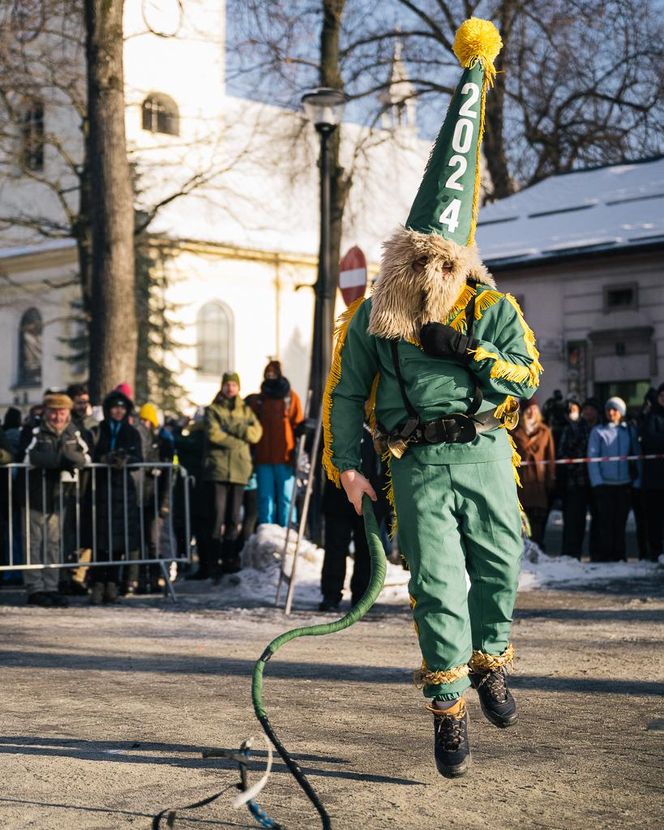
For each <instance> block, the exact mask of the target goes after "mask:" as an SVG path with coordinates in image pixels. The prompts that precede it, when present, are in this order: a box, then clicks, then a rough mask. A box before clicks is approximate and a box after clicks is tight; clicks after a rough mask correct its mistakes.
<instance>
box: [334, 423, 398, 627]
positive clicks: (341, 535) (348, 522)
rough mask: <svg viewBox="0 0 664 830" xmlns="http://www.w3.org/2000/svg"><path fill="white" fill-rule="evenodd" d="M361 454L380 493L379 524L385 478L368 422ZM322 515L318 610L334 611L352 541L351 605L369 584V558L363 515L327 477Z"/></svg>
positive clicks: (384, 506)
mask: <svg viewBox="0 0 664 830" xmlns="http://www.w3.org/2000/svg"><path fill="white" fill-rule="evenodd" d="M360 455H361V459H362V474H363V475H364V476H365V477H366V478H367V480H368V481H369V482H370V483H371V486H372V487H373V488H374V490H375V492H376V494H377V495H378V496H379V500H378V502H376V508H377V509H376V511H375V512H376V521H377V522H378V523H379V524H380V522H381V521H382V520H383V519H384V518H386V515H387V512H388V510H389V504H388V502H387V498H386V496H385V487H386V484H387V481H386V475H385V469H384V466H383V464H382V463H381V460H380V458H379V456H378V454H377V453H376V450H375V448H374V443H373V436H372V434H371V429H370V427H369V426H368V425H367V424H365V425H364V432H363V435H362V442H361V444H360ZM323 516H324V518H325V557H324V559H323V570H322V573H321V584H320V588H321V594H322V595H323V599H322V601H321V603H320V605H319V606H318V610H319V611H336V609H337V608H338V607H339V604H340V603H341V598H342V593H343V587H344V581H345V579H346V563H347V561H348V556H349V554H350V543H351V540H352V542H353V547H354V549H355V551H354V555H353V576H352V578H351V581H350V593H351V605H356V604H357V603H358V602H359V600H360V599H361V598H362V595H363V594H364V592H365V591H366V589H367V586H368V585H369V579H370V576H371V559H370V555H369V547H368V545H367V537H366V534H365V531H364V518H363V517H362V516H359V515H358V514H357V513H356V512H355V509H354V508H353V505H352V504H351V503H350V502H349V501H348V499H347V498H346V495H345V493H343V491H341V490H339V489H338V488H337V487H335V486H334V484H333V483H332V482H331V481H330V480H329V479H327V478H326V479H325V483H324V486H323Z"/></svg>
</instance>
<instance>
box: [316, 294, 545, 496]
mask: <svg viewBox="0 0 664 830" xmlns="http://www.w3.org/2000/svg"><path fill="white" fill-rule="evenodd" d="M473 293H476V294H477V298H476V301H475V322H474V326H473V337H475V338H477V339H478V340H479V345H478V348H477V350H476V351H475V352H474V353H473V355H472V359H471V360H470V363H469V364H468V365H467V366H464V365H462V364H461V363H459V362H458V361H455V360H452V359H447V358H438V357H430V356H429V355H427V354H425V353H424V352H423V351H422V349H421V347H420V345H419V343H414V342H412V343H411V342H407V341H405V340H399V342H398V353H399V365H400V369H401V374H402V376H403V378H404V381H405V385H406V391H407V395H408V397H409V399H410V401H411V403H412V404H413V406H414V407H415V409H416V410H417V412H418V413H419V415H420V417H421V418H422V420H424V421H429V420H433V419H435V418H439V417H441V416H443V415H448V414H451V413H454V412H461V413H465V412H466V411H467V410H468V407H469V406H470V403H471V401H472V398H473V393H474V389H475V380H474V379H477V381H478V383H479V384H480V387H481V389H482V392H483V394H484V400H483V403H482V405H481V407H480V410H479V412H480V413H483V412H487V411H491V410H492V411H493V412H494V413H495V415H496V417H497V418H499V419H500V420H501V422H503V425H504V426H510V427H512V426H514V425H515V424H516V411H517V407H518V404H517V401H516V400H515V399H516V398H530V397H532V395H533V394H534V392H535V390H536V389H537V387H538V385H539V376H540V373H541V371H542V367H541V365H540V363H539V360H538V358H539V354H538V351H537V348H536V345H535V338H534V336H533V333H532V331H531V330H530V329H529V328H528V325H527V323H526V322H525V320H524V319H523V315H522V313H521V310H520V309H519V307H518V305H517V303H516V300H514V298H513V297H511V296H510V295H509V294H501V293H500V292H498V291H495V290H493V289H491V288H490V287H489V286H486V285H483V284H477V285H476V287H475V288H472V287H469V286H467V287H466V288H465V289H464V291H463V292H462V293H461V295H460V297H459V299H458V300H457V302H456V304H455V306H454V308H453V309H452V311H451V312H450V314H449V316H448V317H447V319H446V320H444V321H442V322H445V323H447V324H448V325H451V326H453V327H454V328H456V329H458V330H459V331H463V332H465V329H466V322H465V307H466V304H467V303H468V301H469V300H470V299H471V297H472V295H473ZM370 312H371V299H367V300H363V301H361V302H360V303H359V304H358V305H357V306H356V307H355V308H353V307H351V309H349V311H348V312H347V319H346V321H345V322H344V323H343V324H342V326H341V328H340V332H339V337H338V340H337V344H336V348H335V355H334V360H333V365H332V369H331V371H330V376H329V378H328V382H327V387H326V391H325V398H324V402H323V406H324V427H325V452H324V455H323V463H324V465H325V467H326V472H327V473H328V477H329V478H331V479H333V480H335V481H337V482H338V477H339V473H340V472H343V471H344V470H350V469H359V465H360V439H361V436H362V421H363V418H364V415H365V409H364V408H365V402H366V401H367V400H369V399H370V398H372V399H373V398H374V397H375V419H376V422H377V423H378V424H380V425H381V426H382V427H383V428H384V429H386V430H387V431H388V432H389V431H391V430H392V429H394V428H395V427H396V426H398V425H399V424H402V423H403V422H404V421H405V420H406V419H407V417H408V416H407V413H406V409H405V407H404V404H403V399H402V396H401V392H400V390H399V385H398V382H397V379H396V375H395V373H394V368H393V365H392V356H391V350H390V341H389V340H387V339H385V338H380V337H376V336H374V335H371V334H369V333H368V331H367V329H368V325H369V315H370ZM374 383H375V384H376V385H375V387H374ZM370 405H371V404H370ZM408 452H409V453H415V454H416V455H417V456H418V457H419V459H420V460H421V461H422V462H424V463H429V464H453V463H475V462H483V461H494V460H498V459H501V458H510V457H511V456H512V446H511V443H510V440H509V436H508V435H507V431H506V430H505V429H502V428H499V429H495V430H492V431H489V432H484V433H480V434H479V435H478V436H477V437H476V438H475V440H474V441H472V442H470V443H468V444H435V445H418V446H413V447H410V448H409V449H408Z"/></svg>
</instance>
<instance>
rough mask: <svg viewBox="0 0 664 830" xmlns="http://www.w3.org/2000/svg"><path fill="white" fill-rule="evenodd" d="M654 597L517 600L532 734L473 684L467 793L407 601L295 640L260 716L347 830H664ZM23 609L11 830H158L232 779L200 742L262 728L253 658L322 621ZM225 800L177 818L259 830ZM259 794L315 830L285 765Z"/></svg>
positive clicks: (643, 588) (14, 693)
mask: <svg viewBox="0 0 664 830" xmlns="http://www.w3.org/2000/svg"><path fill="white" fill-rule="evenodd" d="M663 573H664V571H663ZM663 586H664V578H663V577H660V578H659V579H658V580H655V581H654V582H652V583H650V584H646V585H640V586H638V590H637V591H636V592H635V591H634V590H633V587H634V586H630V587H631V588H632V589H631V590H625V586H623V587H622V588H621V586H620V585H616V584H614V585H609V584H607V585H604V586H601V588H599V589H598V590H594V591H588V590H578V591H565V592H562V591H537V592H533V593H527V594H522V595H520V597H519V603H518V615H517V619H516V623H515V627H514V642H515V644H516V647H517V650H518V652H519V655H520V659H519V661H518V672H517V673H516V674H515V675H514V676H513V681H512V685H513V688H514V691H515V695H516V696H517V699H518V702H519V707H520V721H519V723H518V724H517V725H516V726H515V727H514V728H513V729H510V730H502V731H501V730H497V729H495V728H494V727H492V726H491V725H490V724H489V723H487V722H486V721H484V720H483V719H482V716H481V712H480V710H479V706H478V704H477V701H476V698H475V697H474V693H469V694H468V699H469V709H470V713H471V740H472V746H473V765H472V768H471V772H470V773H469V775H468V776H467V777H466V778H464V779H462V780H459V781H453V782H452V781H447V780H445V779H442V778H440V777H439V776H438V775H437V773H436V771H435V768H434V766H433V761H432V726H431V723H430V718H429V715H428V714H427V713H426V712H425V711H424V709H423V706H422V698H421V697H420V693H419V692H418V691H417V690H416V689H414V687H413V686H412V684H411V682H410V676H411V671H412V669H414V668H416V666H417V663H418V651H417V646H416V641H415V636H414V632H413V630H412V626H411V624H410V617H409V614H408V612H407V610H406V609H394V608H388V607H380V606H379V607H378V608H377V609H375V610H374V611H373V612H372V613H371V615H370V618H369V619H367V620H366V621H363V622H360V623H359V624H357V625H355V626H354V627H352V628H351V629H349V630H348V631H346V632H343V633H341V634H336V635H333V636H330V637H327V638H313V637H312V638H304V639H300V640H297V641H295V642H294V643H291V644H289V645H288V646H287V647H285V648H284V649H283V651H282V652H280V653H279V654H278V655H277V656H276V657H275V658H274V659H273V660H272V661H271V662H270V663H269V664H268V667H267V670H266V677H265V701H266V705H267V709H268V713H269V715H270V719H271V721H272V723H273V725H274V727H275V729H276V730H277V732H278V734H279V735H280V737H281V738H282V740H283V741H284V743H285V744H286V746H287V747H288V748H289V750H290V751H291V752H292V753H293V754H294V755H296V757H297V758H298V760H299V761H300V763H301V764H302V766H303V768H304V769H305V770H306V772H307V773H308V775H309V776H310V779H311V781H312V783H313V785H314V786H315V788H316V789H317V791H318V792H319V794H320V796H321V798H322V800H323V802H324V804H325V805H326V808H327V810H328V811H329V813H330V815H331V817H332V827H333V828H334V830H356V828H362V830H382V828H397V830H410V828H413V830H415V828H417V830H439V828H459V830H473V828H478V829H479V828H491V830H503V829H504V830H515V828H519V830H529V828H552V830H553V829H554V828H555V830H559V829H560V828H566V830H567V828H569V829H570V830H572V829H573V828H579V830H581V828H582V829H583V830H595V828H625V830H627V828H629V830H638V828H649V830H651V829H652V828H660V827H663V826H664V818H663V816H664V775H663V774H662V767H663V766H664V764H663V755H664V703H663V697H662V694H663V693H664V658H663V653H664V651H663V649H662V630H663V628H664V625H663V620H664V591H663V590H662V588H663ZM14 600H16V595H14V594H11V593H6V592H2V593H0V661H1V665H2V674H1V677H2V686H1V688H2V715H1V719H0V724H1V729H0V756H1V759H0V764H1V769H2V789H1V791H0V827H2V828H3V830H17V829H18V828H21V830H22V829H23V828H40V830H54V829H55V830H59V828H63V830H70V829H72V828H86V830H88V828H89V829H90V830H100V829H101V828H104V829H105V830H119V829H120V828H145V829H146V830H148V829H149V828H150V826H151V822H152V816H153V815H154V814H155V813H157V812H158V811H159V810H161V809H163V808H166V807H177V806H178V805H184V804H187V803H190V802H192V801H195V800H197V799H200V798H203V797H204V796H206V795H210V794H212V793H214V792H216V791H219V790H221V789H222V788H224V787H232V785H233V784H234V783H235V782H236V780H237V772H236V769H235V767H234V765H233V764H232V763H231V762H228V761H225V760H223V759H222V760H219V759H204V758H203V757H202V755H201V750H202V749H203V748H212V747H222V748H226V749H234V748H237V747H239V745H240V742H241V741H242V740H243V739H244V738H247V737H248V736H250V735H255V736H259V735H260V727H259V726H258V724H257V722H256V721H255V719H254V717H253V713H252V709H251V703H250V674H251V669H252V665H253V661H254V660H255V659H256V657H257V656H258V655H259V654H260V653H261V651H262V650H263V648H264V646H265V645H266V643H267V642H268V641H269V640H271V639H272V638H273V637H274V636H276V635H277V634H278V633H280V632H281V631H282V630H284V628H285V627H291V626H293V625H304V624H308V623H310V622H312V621H313V620H317V621H319V620H320V617H312V616H311V615H304V614H295V615H294V616H293V617H292V618H291V620H290V621H288V622H286V621H285V620H284V618H283V616H282V615H281V613H280V612H278V611H275V610H274V609H267V608H266V609H251V610H241V609H229V608H219V609H216V608H214V607H209V608H206V609H200V608H196V609H194V608H193V607H189V606H188V604H187V600H186V598H183V599H182V600H181V602H180V604H179V605H178V606H177V607H173V606H170V605H168V604H165V603H163V602H161V601H159V600H151V601H150V602H147V601H143V602H138V601H134V602H131V603H129V602H125V603H123V604H122V605H118V606H115V607H112V608H90V607H87V606H84V605H83V604H81V605H77V606H75V607H72V608H70V609H68V610H65V611H48V610H42V609H37V608H29V609H28V608H25V607H23V606H21V605H20V604H17V601H16V602H15V601H14ZM213 605H214V602H213V600H211V606H213ZM256 746H257V747H258V751H257V752H256V754H255V757H256V758H257V760H258V761H259V762H260V763H259V764H257V767H256V769H257V771H258V770H260V769H262V768H263V764H264V758H265V751H264V748H263V747H262V744H261V743H260V741H257V742H256ZM255 774H258V772H256V773H253V775H255ZM232 792H233V791H232V789H231V790H229V791H228V792H227V793H225V794H224V795H223V796H222V797H221V798H220V799H218V800H217V801H216V802H214V803H212V804H210V805H208V806H206V807H203V808H201V809H199V810H196V811H191V812H189V813H185V812H178V813H177V815H176V817H175V820H174V823H173V827H174V828H175V830H185V828H208V827H209V828H250V827H256V826H257V825H256V823H255V822H254V820H253V819H252V818H251V817H250V816H249V814H248V813H247V812H246V811H245V810H244V808H243V809H241V810H235V809H233V808H232V807H231V804H230V801H231V793H232ZM260 802H261V804H262V806H263V807H264V808H265V809H267V811H268V812H269V813H270V814H271V815H272V816H273V817H274V818H275V819H276V820H277V821H279V822H280V823H282V825H283V827H285V828H287V830H299V829H300V828H306V829H307V830H315V829H316V828H318V827H320V826H321V825H320V822H319V820H318V818H317V815H316V813H315V812H314V811H313V809H312V807H311V805H310V804H309V802H308V801H307V800H306V798H305V797H304V796H303V794H302V793H301V791H300V790H299V789H298V788H297V786H296V784H295V782H294V780H293V778H292V777H291V776H290V774H289V773H288V772H287V770H286V768H285V766H284V765H283V764H282V763H281V761H279V760H278V761H277V762H276V763H275V766H274V770H273V774H272V775H271V777H270V780H269V783H268V786H267V788H266V790H265V791H264V792H263V793H262V794H261V796H260ZM166 826H167V825H166V823H165V822H163V823H162V827H166Z"/></svg>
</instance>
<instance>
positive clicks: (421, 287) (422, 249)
mask: <svg viewBox="0 0 664 830" xmlns="http://www.w3.org/2000/svg"><path fill="white" fill-rule="evenodd" d="M421 257H425V258H426V260H427V264H426V266H425V268H424V270H423V271H422V273H420V274H417V273H416V272H415V270H414V268H413V264H414V263H415V261H416V260H418V259H420V258H421ZM443 263H451V265H452V270H451V271H450V272H449V273H446V274H445V275H444V276H443V272H442V265H443ZM466 280H472V281H474V282H482V283H486V284H488V285H490V286H491V287H492V288H495V287H496V284H495V282H494V280H493V277H492V276H491V275H490V274H489V272H488V271H487V269H486V268H485V267H484V265H483V264H482V262H481V260H480V257H479V254H478V252H477V248H476V247H475V245H472V246H470V247H468V248H464V247H463V246H461V245H457V243H456V242H452V241H450V240H448V239H444V238H443V237H442V236H439V235H438V234H435V233H431V234H427V233H419V232H418V231H413V230H409V229H407V228H399V229H398V230H397V231H396V232H395V233H394V234H392V236H391V237H390V239H388V240H387V242H385V243H384V245H383V259H382V262H381V266H380V274H379V278H378V282H377V284H376V287H375V288H374V290H373V294H372V304H371V316H370V318H369V334H373V335H375V336H376V337H385V338H387V339H396V338H403V339H404V340H415V341H417V340H418V338H419V333H420V329H421V328H422V326H423V325H425V324H426V323H432V322H436V323H442V322H444V321H445V319H446V317H447V315H448V314H449V312H450V309H451V308H452V307H453V306H454V304H455V302H456V300H457V299H458V297H459V294H460V293H461V292H462V290H463V288H464V286H465V284H466Z"/></svg>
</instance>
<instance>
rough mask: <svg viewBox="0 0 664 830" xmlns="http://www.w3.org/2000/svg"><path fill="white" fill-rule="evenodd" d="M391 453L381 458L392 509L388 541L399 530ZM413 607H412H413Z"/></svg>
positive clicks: (386, 452) (394, 536)
mask: <svg viewBox="0 0 664 830" xmlns="http://www.w3.org/2000/svg"><path fill="white" fill-rule="evenodd" d="M392 458H393V456H392V453H391V452H390V451H389V450H386V451H385V454H384V455H383V457H382V461H383V463H384V464H385V479H386V483H385V487H384V488H383V489H384V491H385V493H386V495H387V503H388V504H389V505H390V507H391V508H392V527H391V528H390V539H394V538H396V535H397V531H398V530H399V519H398V517H397V506H396V503H395V501H394V480H393V478H392ZM401 557H402V559H405V557H404V555H403V554H401ZM413 607H414V606H413Z"/></svg>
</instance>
